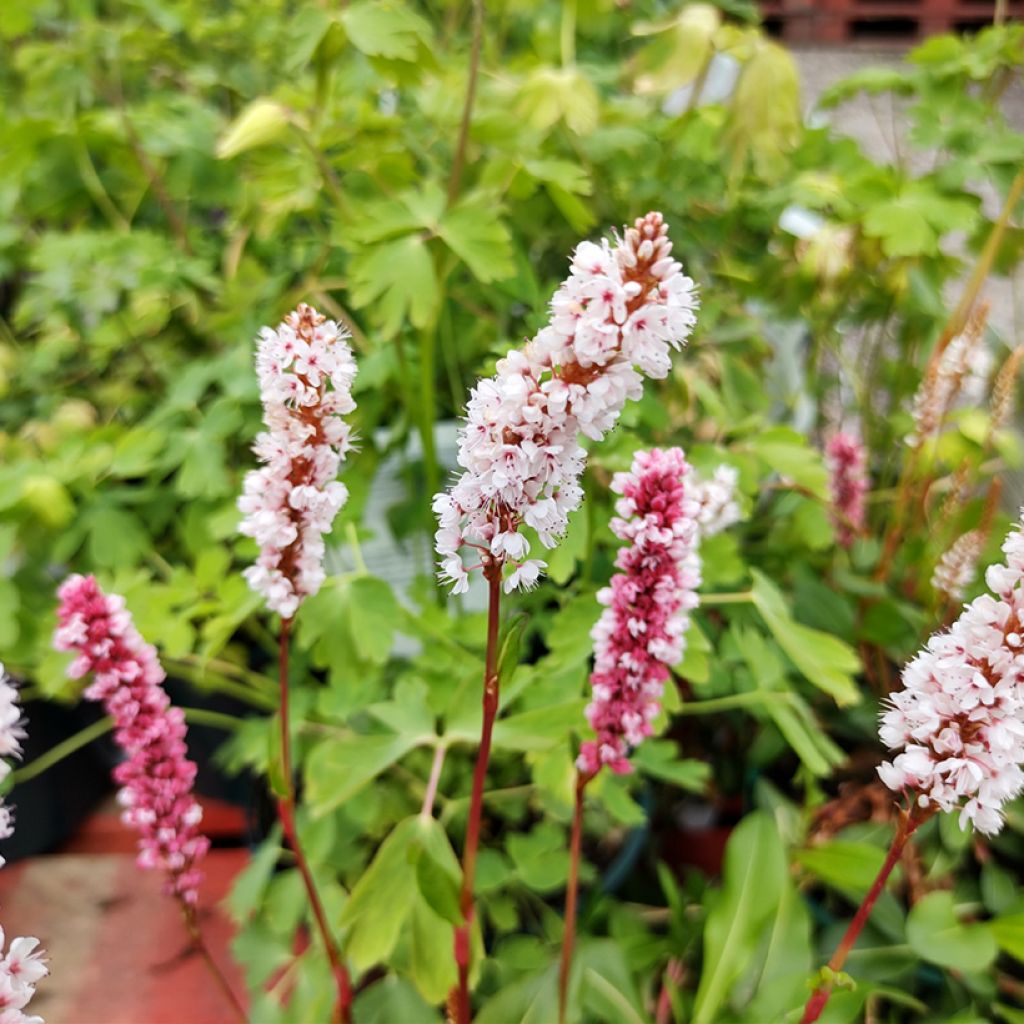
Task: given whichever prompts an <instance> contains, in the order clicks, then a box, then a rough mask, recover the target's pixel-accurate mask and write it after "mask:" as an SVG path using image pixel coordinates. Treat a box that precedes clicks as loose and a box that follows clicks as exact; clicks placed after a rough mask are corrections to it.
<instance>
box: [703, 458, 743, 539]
mask: <svg viewBox="0 0 1024 1024" xmlns="http://www.w3.org/2000/svg"><path fill="white" fill-rule="evenodd" d="M738 479H739V474H738V473H737V472H736V470H735V468H734V467H732V466H726V465H724V464H723V465H721V466H718V467H717V468H716V469H715V472H714V473H713V474H712V476H711V477H710V478H709V479H707V480H703V479H701V478H700V477H698V476H696V474H695V475H694V480H693V485H692V488H691V490H692V492H693V498H694V500H695V501H696V502H697V504H698V505H699V506H700V510H699V511H698V512H697V526H698V529H699V530H700V535H701V537H702V538H704V537H714V535H715V534H716V533H721V532H722V531H723V530H725V529H728V528H729V527H730V526H732V524H733V523H735V522H738V521H739V518H740V507H739V505H738V504H737V502H736V483H737V480H738Z"/></svg>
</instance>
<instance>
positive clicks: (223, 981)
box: [178, 899, 248, 1024]
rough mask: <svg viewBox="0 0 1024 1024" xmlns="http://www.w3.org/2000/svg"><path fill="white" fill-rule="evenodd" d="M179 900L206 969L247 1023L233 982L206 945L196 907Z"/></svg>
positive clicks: (236, 1014) (193, 941) (233, 1008)
mask: <svg viewBox="0 0 1024 1024" xmlns="http://www.w3.org/2000/svg"><path fill="white" fill-rule="evenodd" d="M178 902H179V904H180V905H181V913H182V915H183V916H184V918H185V927H186V928H187V929H188V934H189V938H191V939H192V945H193V947H194V948H195V950H196V952H197V953H199V955H200V956H201V957H202V958H203V963H204V964H206V969H207V970H208V971H209V972H210V974H211V975H212V976H213V979H214V981H216V982H217V987H218V988H219V989H220V990H221V992H223V993H224V997H225V999H227V1001H228V1002H229V1003H230V1004H231V1009H232V1010H234V1013H235V1016H236V1017H237V1018H238V1019H239V1020H240V1021H241V1022H242V1024H246V1021H247V1020H248V1017H247V1016H246V1013H245V1007H244V1006H242V1003H241V1001H240V1000H239V998H238V996H237V995H235V990H234V989H233V988H232V987H231V983H230V982H229V981H228V979H227V978H226V977H225V976H224V972H223V971H222V970H221V969H220V967H218V966H217V961H216V960H214V959H213V954H212V953H211V952H210V947H209V946H207V945H206V940H205V939H204V938H203V932H202V929H201V928H200V927H199V919H198V918H197V917H196V911H195V907H193V906H192V905H191V904H189V903H186V902H185V901H184V900H182V899H179V900H178Z"/></svg>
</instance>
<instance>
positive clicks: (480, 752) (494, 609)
mask: <svg viewBox="0 0 1024 1024" xmlns="http://www.w3.org/2000/svg"><path fill="white" fill-rule="evenodd" d="M485 575H486V577H487V582H488V584H489V600H488V607H487V654H486V658H485V662H484V694H483V725H482V727H481V729H480V746H479V748H478V749H477V754H476V766H475V767H474V769H473V789H472V793H471V795H470V799H469V820H468V821H467V823H466V847H465V850H464V851H463V854H462V890H461V892H460V893H459V909H460V910H461V912H462V924H460V925H458V926H457V927H456V928H455V942H454V952H455V966H456V967H457V968H458V972H459V984H458V987H457V988H455V989H453V990H452V992H451V993H450V994H449V996H448V1008H449V1013H450V1015H451V1017H452V1019H453V1020H454V1021H455V1024H470V1021H471V1020H472V1019H473V1007H472V1004H471V1002H470V998H469V966H470V953H471V942H470V936H471V934H472V929H473V914H474V908H473V882H474V880H475V879H476V853H477V848H478V846H479V845H480V818H481V814H482V811H483V798H484V783H485V782H486V781H487V764H488V762H489V761H490V756H491V734H492V733H493V732H494V720H495V718H496V717H497V715H498V696H499V694H498V625H499V622H500V605H501V566H500V565H498V566H489V567H488V568H487V569H486V570H485Z"/></svg>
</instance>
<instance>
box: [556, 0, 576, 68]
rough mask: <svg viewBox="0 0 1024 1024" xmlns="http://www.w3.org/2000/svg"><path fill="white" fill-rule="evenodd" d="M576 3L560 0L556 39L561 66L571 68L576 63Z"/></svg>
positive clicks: (571, 0) (572, 0) (569, 0)
mask: <svg viewBox="0 0 1024 1024" xmlns="http://www.w3.org/2000/svg"><path fill="white" fill-rule="evenodd" d="M576 4H577V0H562V24H561V29H560V31H559V34H558V41H559V47H560V49H561V53H562V67H563V68H571V67H572V66H573V65H574V64H575V63H576Z"/></svg>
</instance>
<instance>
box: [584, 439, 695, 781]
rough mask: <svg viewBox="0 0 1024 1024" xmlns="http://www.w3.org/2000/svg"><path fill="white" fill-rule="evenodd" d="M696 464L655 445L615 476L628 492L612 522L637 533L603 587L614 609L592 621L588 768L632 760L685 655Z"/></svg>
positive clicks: (620, 530)
mask: <svg viewBox="0 0 1024 1024" xmlns="http://www.w3.org/2000/svg"><path fill="white" fill-rule="evenodd" d="M692 473H693V470H692V469H691V467H690V464H689V463H688V462H687V461H686V458H685V456H684V455H683V452H682V450H681V449H679V448H669V449H665V450H661V449H658V448H654V449H652V450H650V451H645V452H639V453H637V455H636V456H635V457H634V459H633V465H632V467H631V469H630V471H629V472H628V473H616V474H615V477H614V478H613V480H612V490H613V491H614V492H615V493H616V494H620V495H622V497H621V498H620V499H619V500H618V501H617V502H616V506H615V509H616V512H618V516H617V517H616V518H614V519H613V520H612V521H611V528H612V531H613V532H614V534H615V535H616V536H617V537H619V538H620V539H621V540H623V541H626V542H627V543H626V546H624V547H622V548H620V549H619V553H618V556H617V557H616V560H615V565H616V567H617V568H618V569H619V570H620V571H619V572H617V573H616V574H615V575H614V576H613V577H612V580H611V585H610V586H609V587H607V588H605V589H604V590H601V591H600V592H599V593H598V595H597V599H598V601H599V602H600V603H601V604H603V605H604V606H605V609H604V611H603V612H602V613H601V618H600V619H599V620H598V622H597V625H595V626H594V628H593V630H592V631H591V637H592V638H593V640H594V671H593V673H592V674H591V676H590V685H591V688H592V692H593V696H592V699H591V702H590V704H589V705H588V706H587V712H586V714H587V721H588V722H589V723H590V725H591V727H592V728H593V729H594V731H595V732H596V733H597V738H596V739H595V740H589V741H587V742H585V743H584V744H583V745H582V747H581V749H580V756H579V759H578V760H577V762H576V763H577V766H578V767H579V769H580V771H581V772H583V773H584V774H586V775H593V774H594V773H596V772H597V771H599V770H600V768H601V766H602V765H608V766H609V767H610V768H611V769H612V771H615V772H620V773H625V772H629V771H630V770H631V769H630V764H629V760H628V755H629V751H630V749H631V748H632V747H635V746H636V745H637V744H638V743H640V742H641V741H642V740H643V739H644V738H645V737H646V736H649V735H650V734H651V721H652V720H653V719H654V718H655V717H656V716H657V714H658V711H659V708H660V700H661V695H662V692H663V691H664V686H665V681H666V680H667V679H668V678H669V675H670V673H669V667H670V666H671V665H675V664H677V663H678V662H679V660H680V659H681V658H682V656H683V650H684V646H685V639H684V637H685V634H686V630H687V629H688V628H689V625H690V618H689V612H690V611H692V610H693V609H694V608H696V607H697V603H698V599H697V593H696V591H697V588H698V587H699V586H700V582H701V578H700V559H699V558H698V556H697V544H698V542H699V528H698V522H697V517H698V515H699V512H700V505H699V503H698V501H697V500H696V498H695V496H694V495H693V494H692V493H691V491H692Z"/></svg>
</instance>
